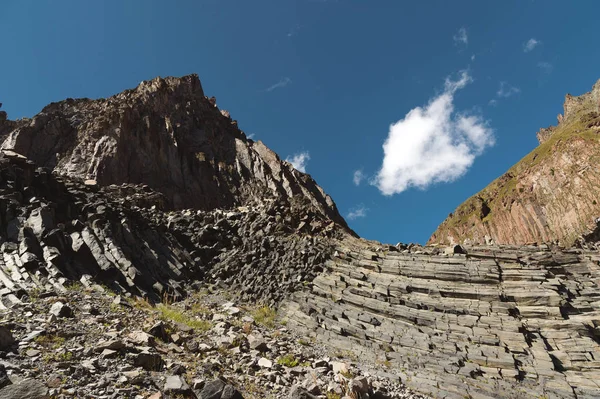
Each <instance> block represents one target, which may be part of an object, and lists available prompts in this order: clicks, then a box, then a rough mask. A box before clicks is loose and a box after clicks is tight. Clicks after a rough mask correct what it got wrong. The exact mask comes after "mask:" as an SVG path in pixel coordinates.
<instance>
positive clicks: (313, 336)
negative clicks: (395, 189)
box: [0, 76, 600, 399]
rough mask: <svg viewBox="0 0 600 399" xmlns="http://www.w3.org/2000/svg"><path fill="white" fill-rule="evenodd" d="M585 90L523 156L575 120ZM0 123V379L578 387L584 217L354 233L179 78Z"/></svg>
mask: <svg viewBox="0 0 600 399" xmlns="http://www.w3.org/2000/svg"><path fill="white" fill-rule="evenodd" d="M594 101H597V98H595V97H593V96H588V97H583V100H582V99H581V98H575V97H573V98H571V99H570V100H569V104H570V105H569V106H567V107H566V108H565V116H564V117H562V118H561V119H562V121H561V123H560V124H559V126H558V127H557V128H556V129H554V130H552V131H550V132H549V133H548V132H546V133H544V135H543V140H545V141H544V143H542V144H541V146H540V148H541V147H543V146H546V145H550V144H551V146H550V147H547V151H548V153H547V154H545V155H544V156H545V157H549V158H550V159H553V157H558V158H560V156H558V155H556V154H552V151H555V150H558V149H561V148H562V147H561V146H562V145H563V144H561V143H563V142H564V143H565V144H564V145H568V146H575V145H580V144H579V143H588V142H589V140H592V138H595V136H594V135H593V134H592V132H593V131H595V130H594V129H595V125H594V123H595V121H596V118H598V117H597V116H596V114H594V113H593V109H592V110H590V109H589V107H592V108H593V104H592V103H593V102H594ZM192 103H193V104H194V105H193V106H192V105H190V104H192ZM590 104H592V105H590ZM166 111H169V112H168V113H165V112H166ZM2 116H3V114H0V117H2ZM584 120H587V121H588V122H587V124H586V125H585V126H586V128H585V129H584V130H580V131H577V128H576V126H579V125H578V124H580V123H583V122H581V121H584ZM169 126H170V127H169ZM568 126H571V129H572V131H567V130H565V129H566V128H567V127H568ZM174 127H175V128H174ZM0 132H1V133H2V134H4V135H5V141H4V147H5V149H3V150H2V151H0V397H9V398H12V397H28V398H35V399H47V398H48V396H49V395H50V396H51V397H53V398H60V399H67V398H71V397H94V398H102V399H108V398H110V399H112V398H135V399H138V398H152V399H159V398H165V399H171V398H173V399H174V398H192V399H193V398H200V399H216V398H220V399H227V398H228V399H232V398H235V399H241V398H246V399H252V398H254V399H258V398H260V399H262V398H290V399H301V398H304V399H323V398H325V397H326V395H327V397H328V398H342V397H346V398H352V399H376V398H379V399H390V398H398V399H400V398H420V397H422V396H420V395H418V394H414V393H413V392H411V391H410V389H409V388H412V389H414V390H416V391H418V392H420V393H423V394H428V395H431V396H433V397H440V398H456V399H460V398H497V397H502V398H522V397H537V398H554V397H558V398H574V399H582V398H595V397H598V393H599V392H600V384H599V382H598V381H600V363H599V362H600V360H599V359H600V301H599V300H598V298H600V285H599V284H600V268H599V266H598V265H599V264H600V255H599V252H598V243H593V242H594V241H598V237H600V225H597V226H596V229H595V230H594V231H592V232H591V233H590V234H588V235H586V236H585V237H584V238H583V239H582V240H583V241H584V242H583V243H584V244H585V241H590V243H588V244H586V245H582V246H581V248H578V249H565V248H564V247H559V246H556V245H546V244H544V245H539V246H536V245H529V246H507V245H487V246H479V245H464V246H450V247H443V246H429V247H421V246H415V245H408V246H407V245H401V244H399V245H397V246H390V245H383V244H380V243H376V242H369V241H366V240H363V239H360V238H358V237H356V236H355V235H354V234H353V233H352V232H351V231H349V230H348V229H347V227H346V225H345V223H344V222H343V219H341V217H340V216H339V214H338V213H337V211H336V210H335V206H334V205H333V202H332V201H331V200H330V199H329V197H327V196H326V195H325V194H323V193H322V190H321V189H320V188H318V186H316V184H315V183H314V181H312V179H310V178H309V177H308V176H306V175H304V174H301V173H299V172H297V171H295V170H293V169H292V167H291V166H290V165H289V164H287V163H285V162H282V161H280V160H279V158H278V157H277V156H276V155H275V154H274V153H272V152H270V151H269V150H268V149H266V147H264V146H263V145H262V144H259V143H254V142H252V141H250V140H247V139H246V138H245V137H244V136H243V134H242V132H240V131H239V130H238V129H237V127H236V126H235V124H233V121H231V120H230V119H229V118H228V117H227V116H226V115H223V113H221V112H219V111H218V110H217V109H216V108H215V107H214V104H213V102H212V101H211V100H210V99H207V98H205V97H204V96H203V94H202V91H201V88H200V86H199V81H198V80H197V77H195V76H191V77H186V78H181V79H175V78H168V79H165V80H161V79H155V80H153V81H151V82H149V83H143V84H142V85H140V86H139V87H138V88H137V89H135V90H133V91H128V92H124V93H122V94H119V95H117V96H115V97H113V98H111V99H108V100H96V101H91V100H67V101H65V102H61V103H57V104H52V105H50V106H48V107H46V108H45V109H44V110H43V111H42V113H40V114H39V115H38V116H36V117H35V118H33V119H32V120H20V121H10V120H8V119H7V118H2V119H0ZM573 137H575V139H573ZM204 140H206V141H204ZM196 141H198V142H196ZM132 143H133V144H135V146H139V149H137V148H135V146H132ZM549 143H550V144H549ZM552 143H554V144H552ZM7 148H12V149H10V150H9V149H7ZM568 148H571V147H568ZM577 148H579V150H580V151H586V150H589V148H593V146H590V145H587V146H586V145H580V147H577ZM13 149H16V150H19V151H21V152H23V153H26V154H28V157H30V158H32V159H29V158H28V157H26V156H24V155H21V154H19V153H18V152H16V151H15V150H13ZM200 154H203V155H200ZM150 156H152V157H155V158H148V157H150ZM534 158H535V159H537V160H538V161H537V162H540V163H541V161H542V160H543V159H544V158H543V157H542V154H541V153H540V154H538V156H536V157H534ZM558 158H557V159H558ZM33 159H35V161H34V160H33ZM535 159H531V161H530V163H529V165H530V167H531V168H535V165H536V163H535ZM560 159H563V158H560ZM565 159H566V160H565ZM190 160H191V161H190ZM567 160H570V161H567ZM211 161H212V162H211ZM36 162H39V164H40V165H43V166H40V165H38V164H36ZM189 162H191V163H190V164H188V163H189ZM557 162H558V161H557ZM563 162H567V164H568V162H580V161H578V160H576V159H575V157H574V156H568V157H566V158H564V159H563ZM581 162H583V161H581ZM220 163H223V165H220ZM127 165H131V167H128V166H127ZM230 166H231V167H230ZM159 167H164V168H167V167H173V168H175V170H174V171H170V170H161V169H160V168H159ZM590 168H594V164H593V163H591V164H589V165H588V169H585V171H588V170H590ZM563 170H564V169H563ZM565 173H566V172H565ZM590 173H591V172H590ZM556 174H558V169H557V170H556ZM581 176H582V178H581V179H582V181H586V182H587V181H588V180H589V179H588V177H587V176H588V175H587V174H586V172H584V173H582V174H581ZM505 180H506V179H505ZM505 180H501V181H500V182H496V183H495V184H500V183H503V182H504V183H505ZM581 184H583V183H581ZM590 184H591V183H590ZM183 185H184V186H183ZM502 187H505V186H502ZM516 192H518V193H519V192H521V191H520V190H518V189H517V190H516ZM536 192H537V191H536ZM199 193H203V195H200V196H197V195H196V194H199ZM319 193H321V194H319ZM486 198H489V202H488V203H487V204H488V205H485V206H481V207H479V208H478V211H477V212H481V213H482V215H481V217H482V218H484V219H485V218H486V217H488V218H489V216H490V214H491V212H494V209H496V208H493V207H494V203H493V201H492V200H491V197H486ZM184 206H193V207H195V208H189V209H182V208H181V207H184ZM557 209H563V208H557ZM478 215H479V214H478ZM566 215H567V217H569V214H568V213H566ZM515 234H518V231H517V230H516V233H515ZM276 309H278V314H277V315H276V314H275V310H276Z"/></svg>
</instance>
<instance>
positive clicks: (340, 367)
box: [329, 362, 348, 374]
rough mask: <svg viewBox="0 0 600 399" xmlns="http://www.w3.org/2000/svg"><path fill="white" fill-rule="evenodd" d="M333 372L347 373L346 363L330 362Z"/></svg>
mask: <svg viewBox="0 0 600 399" xmlns="http://www.w3.org/2000/svg"><path fill="white" fill-rule="evenodd" d="M329 365H330V366H331V369H332V370H333V373H334V374H347V373H348V364H347V363H344V362H331V363H329Z"/></svg>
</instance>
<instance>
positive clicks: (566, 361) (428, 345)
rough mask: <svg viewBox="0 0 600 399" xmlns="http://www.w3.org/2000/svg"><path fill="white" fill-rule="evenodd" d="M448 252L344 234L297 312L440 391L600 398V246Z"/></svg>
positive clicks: (412, 381)
mask: <svg viewBox="0 0 600 399" xmlns="http://www.w3.org/2000/svg"><path fill="white" fill-rule="evenodd" d="M428 252H429V253H428ZM436 252H439V251H437V250H434V249H432V248H424V249H423V250H421V251H416V252H412V253H410V252H406V253H402V252H395V251H389V248H388V247H382V246H375V245H373V244H369V243H367V242H365V241H362V240H355V239H348V240H345V241H341V242H339V244H338V246H337V251H336V256H335V257H333V258H332V259H331V260H329V261H328V262H327V272H326V273H324V274H322V275H319V276H318V277H317V278H316V279H315V280H314V281H313V285H312V289H311V290H310V291H303V292H298V293H296V294H294V296H293V297H292V300H291V301H290V302H289V303H288V304H287V305H286V311H287V313H288V317H289V318H290V319H291V320H292V321H293V324H294V325H295V326H297V327H298V328H304V329H305V331H307V333H309V334H312V335H314V336H316V337H317V339H318V340H320V341H322V342H328V343H330V344H332V345H334V346H337V347H339V348H340V349H342V350H347V351H349V353H351V354H352V355H353V356H356V357H357V358H358V359H367V358H371V359H372V361H373V362H374V363H375V364H376V365H378V367H379V369H380V370H387V372H389V374H390V375H393V376H397V377H399V378H401V380H402V382H404V383H406V384H407V385H408V386H410V387H412V388H414V389H416V390H418V391H420V392H424V393H428V394H431V395H432V396H434V397H444V398H463V397H474V398H475V397H481V398H484V397H489V398H492V397H507V398H508V397H562V398H585V397H588V398H592V397H598V395H599V394H600V385H599V384H600V345H599V340H600V300H599V298H600V287H599V286H598V284H599V282H600V267H599V266H598V261H599V260H600V255H599V254H598V253H597V252H584V251H581V250H552V249H549V248H547V247H544V246H542V247H508V246H498V247H490V246H486V247H470V248H467V254H452V255H442V254H437V255H436V254H435V253H436Z"/></svg>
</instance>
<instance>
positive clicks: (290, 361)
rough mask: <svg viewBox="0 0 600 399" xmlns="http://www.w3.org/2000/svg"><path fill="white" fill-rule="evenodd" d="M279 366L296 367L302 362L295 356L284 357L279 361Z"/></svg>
mask: <svg viewBox="0 0 600 399" xmlns="http://www.w3.org/2000/svg"><path fill="white" fill-rule="evenodd" d="M277 364H280V365H282V366H285V367H296V366H297V365H298V364H300V361H299V360H298V359H296V358H295V357H294V355H289V354H288V355H283V356H281V357H280V358H279V359H277Z"/></svg>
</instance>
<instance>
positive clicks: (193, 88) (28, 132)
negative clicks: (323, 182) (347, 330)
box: [0, 75, 347, 227]
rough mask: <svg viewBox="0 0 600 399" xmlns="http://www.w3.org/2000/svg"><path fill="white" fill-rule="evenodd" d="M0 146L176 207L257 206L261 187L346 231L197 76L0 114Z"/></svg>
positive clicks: (303, 178)
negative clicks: (17, 114) (16, 116)
mask: <svg viewBox="0 0 600 399" xmlns="http://www.w3.org/2000/svg"><path fill="white" fill-rule="evenodd" d="M0 137H5V138H4V142H3V143H2V146H1V148H3V149H11V150H14V151H15V152H17V153H19V154H22V155H24V156H25V157H27V158H28V159H30V160H31V161H33V162H35V163H36V165H38V166H43V167H48V168H51V169H52V170H54V171H55V172H57V173H58V174H62V175H67V176H70V177H75V178H80V179H83V180H86V179H91V180H96V181H97V182H98V184H100V185H102V186H107V185H110V184H122V183H127V184H146V185H148V186H149V187H150V188H151V189H153V190H155V191H157V192H160V193H162V194H164V196H165V200H166V205H168V206H169V207H170V208H173V209H182V208H195V209H202V210H211V209H216V208H221V209H224V208H230V207H233V206H240V205H245V204H248V203H250V202H252V201H259V202H260V201H261V200H262V197H263V193H264V191H265V190H267V191H269V192H270V193H272V194H274V195H275V196H278V197H285V198H292V197H293V198H295V199H296V200H299V199H300V198H301V199H302V200H305V201H307V202H308V203H310V204H311V205H312V206H314V207H315V208H316V209H317V210H318V211H319V212H321V213H322V214H323V215H325V216H327V217H328V218H329V219H331V220H333V221H335V222H336V223H338V224H340V225H341V226H344V227H347V225H346V222H345V221H344V219H343V218H342V217H341V216H340V215H339V213H338V211H337V209H336V206H335V204H334V202H333V201H332V199H331V198H330V197H329V196H328V195H327V194H325V192H324V191H323V189H322V188H321V187H319V186H318V185H317V184H316V183H315V181H314V180H313V179H312V178H311V177H310V176H309V175H307V174H304V173H300V172H298V171H297V170H295V169H294V168H293V166H292V165H291V164H289V163H287V162H284V161H282V160H280V159H279V157H278V156H277V154H275V153H274V152H273V151H271V150H270V149H269V148H267V147H266V146H265V145H264V144H263V143H262V142H260V141H257V142H255V141H253V140H249V139H248V138H247V137H246V135H245V134H244V133H243V132H242V131H241V130H240V129H239V128H238V125H237V122H236V121H235V120H232V119H231V118H230V116H229V113H228V112H227V111H224V110H219V109H218V108H217V106H216V100H215V99H214V97H213V98H207V97H205V96H204V92H203V90H202V86H201V84H200V80H199V79H198V76H197V75H189V76H184V77H182V78H173V77H168V78H164V79H161V78H156V79H153V80H151V81H144V82H142V83H140V85H139V86H138V87H136V88H135V89H132V90H126V91H124V92H122V93H120V94H117V95H115V96H113V97H110V98H107V99H99V100H89V99H76V100H74V99H67V100H65V101H61V102H58V103H52V104H50V105H48V106H46V107H45V108H44V109H43V110H42V111H41V112H40V113H39V114H38V115H36V116H34V117H33V118H32V119H24V120H20V121H10V120H7V119H6V114H3V115H0Z"/></svg>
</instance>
